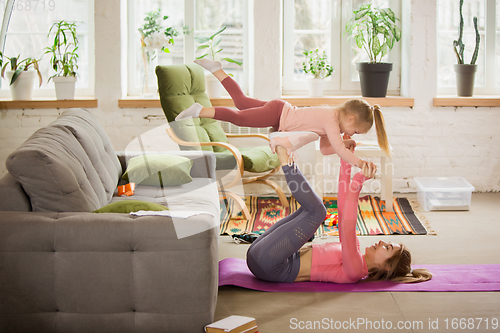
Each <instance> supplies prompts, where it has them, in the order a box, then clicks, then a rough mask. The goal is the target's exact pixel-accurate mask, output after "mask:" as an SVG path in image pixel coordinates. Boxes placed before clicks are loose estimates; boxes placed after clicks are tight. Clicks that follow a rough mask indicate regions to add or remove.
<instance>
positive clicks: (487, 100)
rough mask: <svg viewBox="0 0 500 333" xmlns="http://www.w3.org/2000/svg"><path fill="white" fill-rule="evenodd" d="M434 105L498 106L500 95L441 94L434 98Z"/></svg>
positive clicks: (499, 104)
mask: <svg viewBox="0 0 500 333" xmlns="http://www.w3.org/2000/svg"><path fill="white" fill-rule="evenodd" d="M434 106H465V107H467V106H468V107H496V106H500V96H473V97H457V96H439V97H435V98H434Z"/></svg>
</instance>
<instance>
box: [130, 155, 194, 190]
mask: <svg viewBox="0 0 500 333" xmlns="http://www.w3.org/2000/svg"><path fill="white" fill-rule="evenodd" d="M192 166H193V161H192V160H190V159H189V158H187V157H184V156H176V155H166V154H158V155H148V154H146V155H141V156H136V157H133V158H131V159H130V160H129V161H128V162H127V170H126V171H125V173H124V174H123V176H122V178H123V179H124V180H126V181H128V182H131V183H136V184H137V185H139V184H140V185H152V186H176V185H183V184H187V183H189V182H191V181H192V180H193V178H191V174H190V172H191V167H192Z"/></svg>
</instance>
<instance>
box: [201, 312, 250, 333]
mask: <svg viewBox="0 0 500 333" xmlns="http://www.w3.org/2000/svg"><path fill="white" fill-rule="evenodd" d="M205 332H206V333H258V332H259V331H258V329H257V322H256V321H255V318H251V317H244V316H229V317H227V318H224V319H221V320H218V321H216V322H214V323H211V324H209V325H207V326H205Z"/></svg>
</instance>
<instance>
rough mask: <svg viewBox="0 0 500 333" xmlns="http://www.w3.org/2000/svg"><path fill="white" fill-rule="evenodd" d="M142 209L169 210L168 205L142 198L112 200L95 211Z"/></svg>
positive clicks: (118, 211) (133, 210)
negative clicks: (142, 199)
mask: <svg viewBox="0 0 500 333" xmlns="http://www.w3.org/2000/svg"><path fill="white" fill-rule="evenodd" d="M140 210H152V211H161V210H168V208H167V207H165V206H162V205H159V204H157V203H154V202H149V201H141V200H122V201H116V202H112V203H110V204H107V205H106V206H104V207H101V208H99V209H96V210H94V211H93V213H125V214H128V213H131V212H138V211H140Z"/></svg>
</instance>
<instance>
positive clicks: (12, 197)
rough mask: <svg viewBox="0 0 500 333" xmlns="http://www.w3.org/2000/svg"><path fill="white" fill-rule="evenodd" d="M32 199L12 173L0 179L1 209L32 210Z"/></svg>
mask: <svg viewBox="0 0 500 333" xmlns="http://www.w3.org/2000/svg"><path fill="white" fill-rule="evenodd" d="M30 210H31V204H30V199H29V197H28V195H27V194H26V192H24V190H23V187H22V186H21V183H19V182H18V181H17V180H16V179H15V178H14V177H12V175H11V174H10V173H8V174H6V175H5V176H4V177H3V178H2V179H0V211H26V212H28V211H30Z"/></svg>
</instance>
